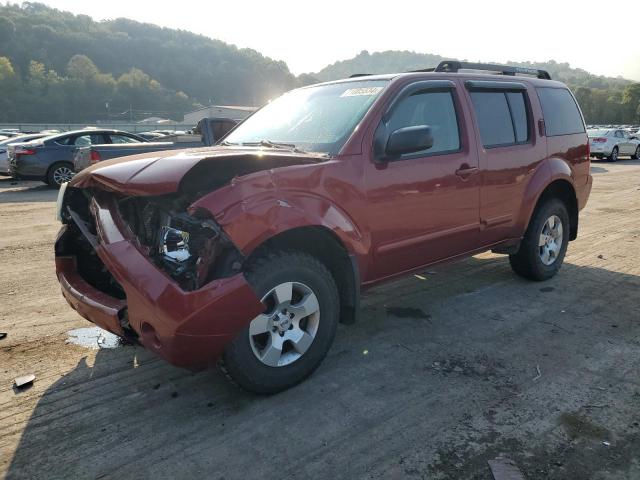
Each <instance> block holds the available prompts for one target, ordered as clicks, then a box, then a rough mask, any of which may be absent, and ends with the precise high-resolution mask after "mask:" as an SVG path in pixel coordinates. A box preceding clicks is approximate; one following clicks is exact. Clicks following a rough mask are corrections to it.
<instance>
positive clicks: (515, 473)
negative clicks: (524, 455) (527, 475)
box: [487, 457, 525, 480]
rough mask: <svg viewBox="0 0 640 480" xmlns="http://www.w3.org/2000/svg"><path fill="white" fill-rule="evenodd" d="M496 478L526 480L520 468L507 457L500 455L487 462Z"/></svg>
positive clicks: (497, 479)
mask: <svg viewBox="0 0 640 480" xmlns="http://www.w3.org/2000/svg"><path fill="white" fill-rule="evenodd" d="M487 463H488V464H489V468H491V473H492V474H493V478H494V479H495V480H525V479H524V475H523V474H522V472H521V471H520V469H519V468H518V467H517V466H516V464H515V463H513V461H512V460H509V459H508V458H505V457H498V458H495V459H493V460H489V461H488V462H487Z"/></svg>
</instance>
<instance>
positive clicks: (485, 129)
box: [471, 92, 526, 147]
mask: <svg viewBox="0 0 640 480" xmlns="http://www.w3.org/2000/svg"><path fill="white" fill-rule="evenodd" d="M471 101H472V102H473V107H474V108H475V111H476V118H477V119H478V128H479V129H480V137H481V138H482V144H483V145H484V146H485V147H496V146H499V145H512V144H514V143H515V142H516V136H515V131H514V126H513V122H512V120H511V113H510V111H509V104H508V103H507V97H506V95H505V93H504V92H471ZM525 122H526V118H525Z"/></svg>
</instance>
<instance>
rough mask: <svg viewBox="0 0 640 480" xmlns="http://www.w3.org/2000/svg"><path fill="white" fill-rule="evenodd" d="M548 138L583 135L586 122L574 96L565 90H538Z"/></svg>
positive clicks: (548, 88) (547, 88)
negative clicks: (575, 134) (574, 134)
mask: <svg viewBox="0 0 640 480" xmlns="http://www.w3.org/2000/svg"><path fill="white" fill-rule="evenodd" d="M537 90H538V98H540V104H541V105H542V113H543V114H544V124H545V132H546V134H547V136H548V137H554V136H556V135H571V134H573V133H583V132H584V131H585V130H584V122H583V121H582V116H581V115H580V110H578V105H576V102H575V100H574V99H573V96H572V95H571V93H570V92H569V90H567V89H565V88H550V87H543V88H538V89H537Z"/></svg>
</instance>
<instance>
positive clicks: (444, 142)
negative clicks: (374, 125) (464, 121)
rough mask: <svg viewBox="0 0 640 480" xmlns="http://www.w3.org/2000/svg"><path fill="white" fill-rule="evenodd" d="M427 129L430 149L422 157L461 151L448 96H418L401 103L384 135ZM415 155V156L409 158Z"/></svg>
mask: <svg viewBox="0 0 640 480" xmlns="http://www.w3.org/2000/svg"><path fill="white" fill-rule="evenodd" d="M418 125H427V126H429V127H431V132H432V133H433V147H431V148H429V149H428V150H424V152H422V153H424V154H426V155H430V154H433V153H444V152H452V151H456V150H459V149H460V133H459V130H458V120H457V117H456V110H455V107H454V104H453V97H452V95H451V92H418V93H415V94H413V95H409V96H408V97H406V98H404V99H403V100H401V101H400V102H399V103H398V105H397V106H396V108H395V109H394V110H393V113H392V114H391V118H390V119H389V121H388V123H387V132H389V133H391V132H394V131H396V130H398V129H400V128H404V127H413V126H418ZM411 155H415V154H411Z"/></svg>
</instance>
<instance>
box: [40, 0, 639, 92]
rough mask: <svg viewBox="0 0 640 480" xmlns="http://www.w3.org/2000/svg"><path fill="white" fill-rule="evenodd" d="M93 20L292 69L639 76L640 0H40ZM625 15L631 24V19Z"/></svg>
mask: <svg viewBox="0 0 640 480" xmlns="http://www.w3.org/2000/svg"><path fill="white" fill-rule="evenodd" d="M41 1H42V2H43V3H46V4H47V5H50V6H52V7H55V8H58V9H61V10H68V11H71V12H74V13H83V14H86V15H89V16H91V17H93V18H94V19H96V20H102V19H109V18H117V17H127V18H131V19H133V20H137V21H140V22H148V23H154V24H156V25H161V26H164V27H170V28H180V29H183V30H189V31H192V32H195V33H199V34H202V35H206V36H208V37H211V38H215V39H219V40H222V41H224V42H227V43H231V44H235V45H237V46H238V47H249V48H253V49H255V50H257V51H259V52H260V53H262V54H263V55H266V56H268V57H271V58H273V59H276V60H283V61H285V62H286V63H287V65H288V66H289V69H290V70H291V71H292V72H293V73H295V74H300V73H305V72H307V73H308V72H315V71H318V70H320V69H322V68H323V67H325V66H326V65H328V64H330V63H333V62H335V61H337V60H345V59H348V58H351V57H353V56H355V55H357V54H358V53H359V52H360V51H362V50H368V51H369V52H376V51H383V50H412V51H415V52H421V53H433V54H439V55H442V56H445V57H450V58H457V59H466V60H470V61H485V62H488V61H495V62H506V61H508V60H514V61H545V60H550V59H554V60H556V61H558V62H568V63H570V64H571V66H572V67H578V68H583V69H585V70H587V71H589V72H591V73H595V74H598V75H607V76H613V77H616V76H622V77H625V78H629V79H633V80H638V81H640V35H638V34H637V33H636V34H632V33H631V32H633V31H635V32H638V25H639V23H638V18H640V1H638V0H631V1H629V0H618V1H615V2H612V3H608V2H602V1H601V0H600V1H597V2H596V1H591V0H582V1H576V0H553V1H549V0H535V1H527V2H523V1H522V0H511V1H502V0H475V1H467V0H455V1H454V0H450V1H441V0H439V1H431V2H430V1H428V0H421V1H406V0H395V1H393V2H376V1H374V0H369V1H367V2H362V1H359V0H358V1H350V0H322V1H321V2H318V1H313V2H310V1H304V0H299V1H288V0H286V1H278V0H271V1H268V0H263V1H259V0H258V1H251V0H231V1H216V0H205V1H202V0H189V1H185V2H176V1H171V2H168V1H167V2H160V1H158V0H109V1H108V2H106V1H104V0H100V1H98V0H41ZM625 23H626V25H625Z"/></svg>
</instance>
